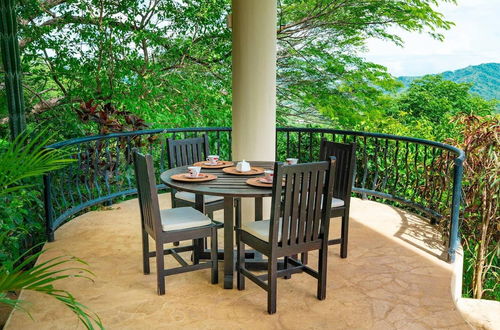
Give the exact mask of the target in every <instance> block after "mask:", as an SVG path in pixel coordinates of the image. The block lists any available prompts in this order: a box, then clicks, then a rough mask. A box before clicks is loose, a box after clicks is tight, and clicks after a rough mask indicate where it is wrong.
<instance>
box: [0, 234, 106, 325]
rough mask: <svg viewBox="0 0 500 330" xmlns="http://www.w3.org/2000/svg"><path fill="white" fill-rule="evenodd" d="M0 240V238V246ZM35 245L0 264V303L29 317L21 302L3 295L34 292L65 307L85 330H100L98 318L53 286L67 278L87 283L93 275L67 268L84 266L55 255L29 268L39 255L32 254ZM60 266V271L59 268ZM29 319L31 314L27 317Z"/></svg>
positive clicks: (84, 269) (69, 258)
mask: <svg viewBox="0 0 500 330" xmlns="http://www.w3.org/2000/svg"><path fill="white" fill-rule="evenodd" d="M1 241H2V237H0V243H1ZM37 247H38V246H35V247H34V248H33V249H31V250H29V251H27V252H26V253H25V254H24V255H22V256H21V257H20V258H19V259H17V260H13V261H12V262H5V263H2V266H1V267H0V304H6V305H9V306H11V307H12V308H14V309H18V310H22V311H24V312H26V313H28V315H30V314H29V310H28V309H26V308H25V307H24V302H23V301H20V300H16V299H11V298H9V297H8V296H7V293H8V292H10V291H20V290H31V291H37V292H40V293H43V294H46V295H49V296H51V297H54V298H55V299H57V300H59V301H60V302H62V303H63V304H64V305H66V307H67V308H69V309H70V310H71V311H72V312H73V313H74V314H75V315H76V316H77V317H78V319H79V320H80V321H81V322H82V323H83V325H84V326H85V327H86V328H87V329H95V328H96V327H98V328H99V329H104V327H103V325H102V322H101V320H100V318H99V316H98V315H97V314H95V313H92V312H91V311H89V309H88V308H87V307H86V306H84V305H82V304H81V303H79V302H78V301H77V300H76V299H75V298H74V297H73V296H72V295H71V294H70V293H69V292H68V291H66V290H59V289H56V288H55V287H54V283H56V282H58V281H60V280H62V279H67V278H85V279H89V280H91V278H90V277H89V275H93V274H92V272H90V271H89V270H88V269H86V268H83V267H75V266H67V264H71V263H77V264H80V265H84V266H88V264H87V263H85V262H84V261H82V260H80V259H78V258H75V257H71V256H59V257H55V258H51V259H49V260H47V261H44V262H41V263H39V264H37V265H36V266H33V267H31V268H30V265H31V264H33V263H34V262H35V261H36V260H37V259H38V258H39V257H40V256H41V255H42V254H43V253H45V251H44V250H42V251H39V252H34V251H33V250H34V249H36V248H37ZM63 266H64V268H62V267H63ZM30 317H31V315H30Z"/></svg>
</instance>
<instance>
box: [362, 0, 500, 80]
mask: <svg viewBox="0 0 500 330" xmlns="http://www.w3.org/2000/svg"><path fill="white" fill-rule="evenodd" d="M437 11H439V12H441V13H443V14H444V16H445V19H446V20H449V21H452V22H454V23H455V26H453V27H452V28H451V29H450V30H448V31H444V32H443V34H444V36H445V40H444V41H443V42H440V41H437V40H434V39H432V38H431V37H430V36H428V35H426V34H419V33H416V32H413V33H408V32H405V31H400V32H399V33H398V34H399V35H400V36H402V38H403V40H404V41H405V45H404V48H402V47H399V46H396V45H394V44H392V43H390V42H386V41H381V40H375V39H372V40H369V41H368V44H367V48H368V51H367V53H366V54H365V56H364V57H365V58H366V59H367V60H369V61H371V62H374V63H378V64H382V65H384V66H386V67H387V68H388V70H389V72H390V73H391V74H392V75H394V76H420V75H424V74H432V73H440V72H444V71H448V70H456V69H460V68H464V67H467V66H469V65H477V64H481V63H490V62H497V63H500V0H458V4H457V5H453V4H443V5H441V6H439V7H438V8H437ZM398 31H399V30H398Z"/></svg>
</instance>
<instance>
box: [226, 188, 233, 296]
mask: <svg viewBox="0 0 500 330" xmlns="http://www.w3.org/2000/svg"><path fill="white" fill-rule="evenodd" d="M233 207H234V200H233V197H224V289H232V288H233V268H234V265H233V248H234V238H233V235H234V227H233V221H234V219H233V218H234V209H233Z"/></svg>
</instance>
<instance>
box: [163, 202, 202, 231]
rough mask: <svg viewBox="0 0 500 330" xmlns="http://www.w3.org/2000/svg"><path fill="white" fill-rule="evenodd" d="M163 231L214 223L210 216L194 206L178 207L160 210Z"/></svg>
mask: <svg viewBox="0 0 500 330" xmlns="http://www.w3.org/2000/svg"><path fill="white" fill-rule="evenodd" d="M160 216H161V226H162V228H163V231H170V230H179V229H186V228H193V227H202V226H207V225H209V224H211V223H212V220H210V218H209V217H207V216H206V215H204V214H203V213H201V212H199V211H197V210H195V209H193V208H192V207H177V208H174V209H166V210H161V211H160Z"/></svg>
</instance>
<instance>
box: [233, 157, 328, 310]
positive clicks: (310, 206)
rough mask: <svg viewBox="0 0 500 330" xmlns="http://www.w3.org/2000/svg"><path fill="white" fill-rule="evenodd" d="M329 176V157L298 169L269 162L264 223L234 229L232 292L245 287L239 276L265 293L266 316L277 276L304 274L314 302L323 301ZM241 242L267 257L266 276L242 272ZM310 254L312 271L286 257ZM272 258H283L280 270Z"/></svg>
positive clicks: (272, 304) (271, 307) (272, 305)
mask: <svg viewBox="0 0 500 330" xmlns="http://www.w3.org/2000/svg"><path fill="white" fill-rule="evenodd" d="M334 173H335V157H332V158H331V159H330V161H323V162H316V163H305V164H298V165H285V166H284V165H282V164H280V163H275V165H274V179H273V180H274V181H273V188H272V191H273V194H272V201H271V218H270V220H262V221H255V222H250V223H247V224H244V225H242V226H241V227H239V228H237V230H236V241H237V246H238V254H237V263H236V270H237V275H238V276H237V285H238V290H244V289H245V277H248V278H249V279H250V280H252V281H253V282H254V283H256V284H257V285H258V286H260V287H261V288H263V289H264V290H266V291H267V311H268V313H269V314H273V313H275V312H276V294H277V277H281V276H290V275H291V274H293V273H298V272H301V271H304V272H305V273H307V274H309V275H311V276H312V277H314V278H316V279H317V280H318V287H317V297H318V299H319V300H323V299H325V298H326V274H327V256H328V230H329V223H330V207H329V205H330V204H331V200H332V193H333V183H334ZM282 180H283V181H284V184H283V185H282ZM245 244H247V245H249V246H251V247H253V248H254V249H255V250H256V251H258V252H260V253H262V254H264V255H265V256H267V258H268V266H267V274H264V275H255V274H253V273H251V272H250V271H249V270H248V269H247V268H245V249H244V247H245ZM312 250H319V259H318V270H317V271H316V270H313V269H312V268H310V267H308V266H306V265H304V264H303V263H302V262H300V261H299V260H297V259H296V258H294V257H289V256H294V255H298V254H299V253H303V252H307V251H312ZM278 258H284V269H281V270H278ZM266 280H267V281H266Z"/></svg>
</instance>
